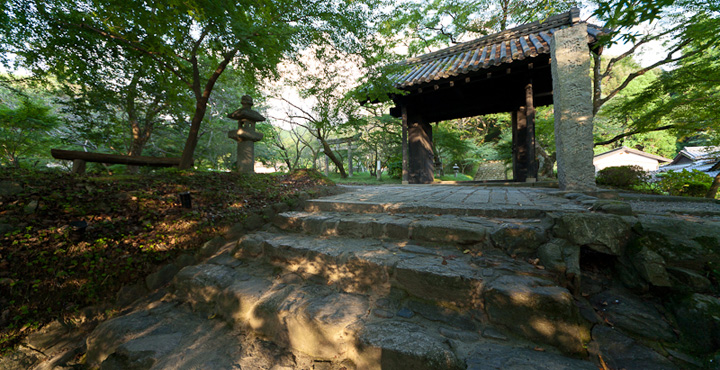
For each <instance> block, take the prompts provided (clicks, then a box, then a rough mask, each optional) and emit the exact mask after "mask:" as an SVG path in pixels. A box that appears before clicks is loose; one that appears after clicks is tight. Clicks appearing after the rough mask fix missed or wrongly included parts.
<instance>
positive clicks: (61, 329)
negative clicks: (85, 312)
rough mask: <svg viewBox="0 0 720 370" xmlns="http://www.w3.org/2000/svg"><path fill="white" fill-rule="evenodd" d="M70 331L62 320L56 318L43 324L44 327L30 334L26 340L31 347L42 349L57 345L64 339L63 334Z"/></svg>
mask: <svg viewBox="0 0 720 370" xmlns="http://www.w3.org/2000/svg"><path fill="white" fill-rule="evenodd" d="M69 331H70V328H68V327H67V326H66V325H64V324H62V323H61V322H60V321H57V320H55V321H53V322H51V323H49V324H47V325H45V326H43V327H42V329H40V330H38V331H35V332H33V333H31V334H30V335H28V336H27V338H26V339H25V342H26V343H27V344H28V345H29V346H30V347H32V348H35V349H37V350H40V351H42V350H45V349H48V348H50V347H52V346H53V345H55V344H56V343H57V342H58V341H60V340H61V339H62V337H61V336H62V335H64V334H67V333H68V332H69Z"/></svg>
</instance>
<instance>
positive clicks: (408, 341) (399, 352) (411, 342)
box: [358, 321, 465, 370]
mask: <svg viewBox="0 0 720 370" xmlns="http://www.w3.org/2000/svg"><path fill="white" fill-rule="evenodd" d="M358 340H359V341H360V343H361V344H362V345H363V346H364V347H365V348H364V352H365V354H366V356H367V357H375V358H377V359H379V360H380V367H379V368H382V369H413V370H425V369H427V370H436V369H447V370H455V369H457V370H460V369H463V370H464V369H465V365H464V364H463V362H462V361H460V360H458V359H457V357H455V354H453V352H452V350H451V349H450V347H449V346H448V345H447V344H446V341H447V339H445V338H443V337H441V336H439V335H438V334H436V333H434V332H431V331H430V330H428V329H426V328H423V327H422V326H419V325H417V324H414V323H410V322H404V321H382V322H378V323H369V324H367V325H366V326H365V327H364V328H363V329H362V330H361V332H360V333H359V339H358ZM359 368H362V367H359Z"/></svg>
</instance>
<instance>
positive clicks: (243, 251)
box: [233, 234, 265, 259]
mask: <svg viewBox="0 0 720 370" xmlns="http://www.w3.org/2000/svg"><path fill="white" fill-rule="evenodd" d="M264 246H265V239H264V238H263V237H262V236H260V235H258V234H250V235H245V236H243V237H242V238H240V240H238V243H237V248H236V249H235V253H234V254H233V256H234V257H235V258H237V259H243V258H255V257H258V256H259V255H261V254H262V253H263V247H264Z"/></svg>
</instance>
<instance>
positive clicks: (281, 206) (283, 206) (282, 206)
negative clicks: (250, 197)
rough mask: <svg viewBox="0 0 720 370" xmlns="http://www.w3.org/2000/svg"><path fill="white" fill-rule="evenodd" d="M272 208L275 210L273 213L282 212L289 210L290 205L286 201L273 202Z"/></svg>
mask: <svg viewBox="0 0 720 370" xmlns="http://www.w3.org/2000/svg"><path fill="white" fill-rule="evenodd" d="M272 208H273V209H274V210H275V213H283V212H287V211H289V210H290V205H289V204H287V203H286V202H278V203H275V204H273V205H272Z"/></svg>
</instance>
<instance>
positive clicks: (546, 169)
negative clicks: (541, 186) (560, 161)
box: [535, 142, 555, 178]
mask: <svg viewBox="0 0 720 370" xmlns="http://www.w3.org/2000/svg"><path fill="white" fill-rule="evenodd" d="M535 152H536V153H537V154H538V155H539V156H541V157H542V159H543V161H542V162H543V163H542V168H540V171H539V173H538V177H540V176H543V177H546V178H554V177H555V173H554V169H555V153H553V154H552V155H549V154H547V152H546V151H545V149H544V148H543V147H542V146H541V145H540V143H539V142H536V143H535Z"/></svg>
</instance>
